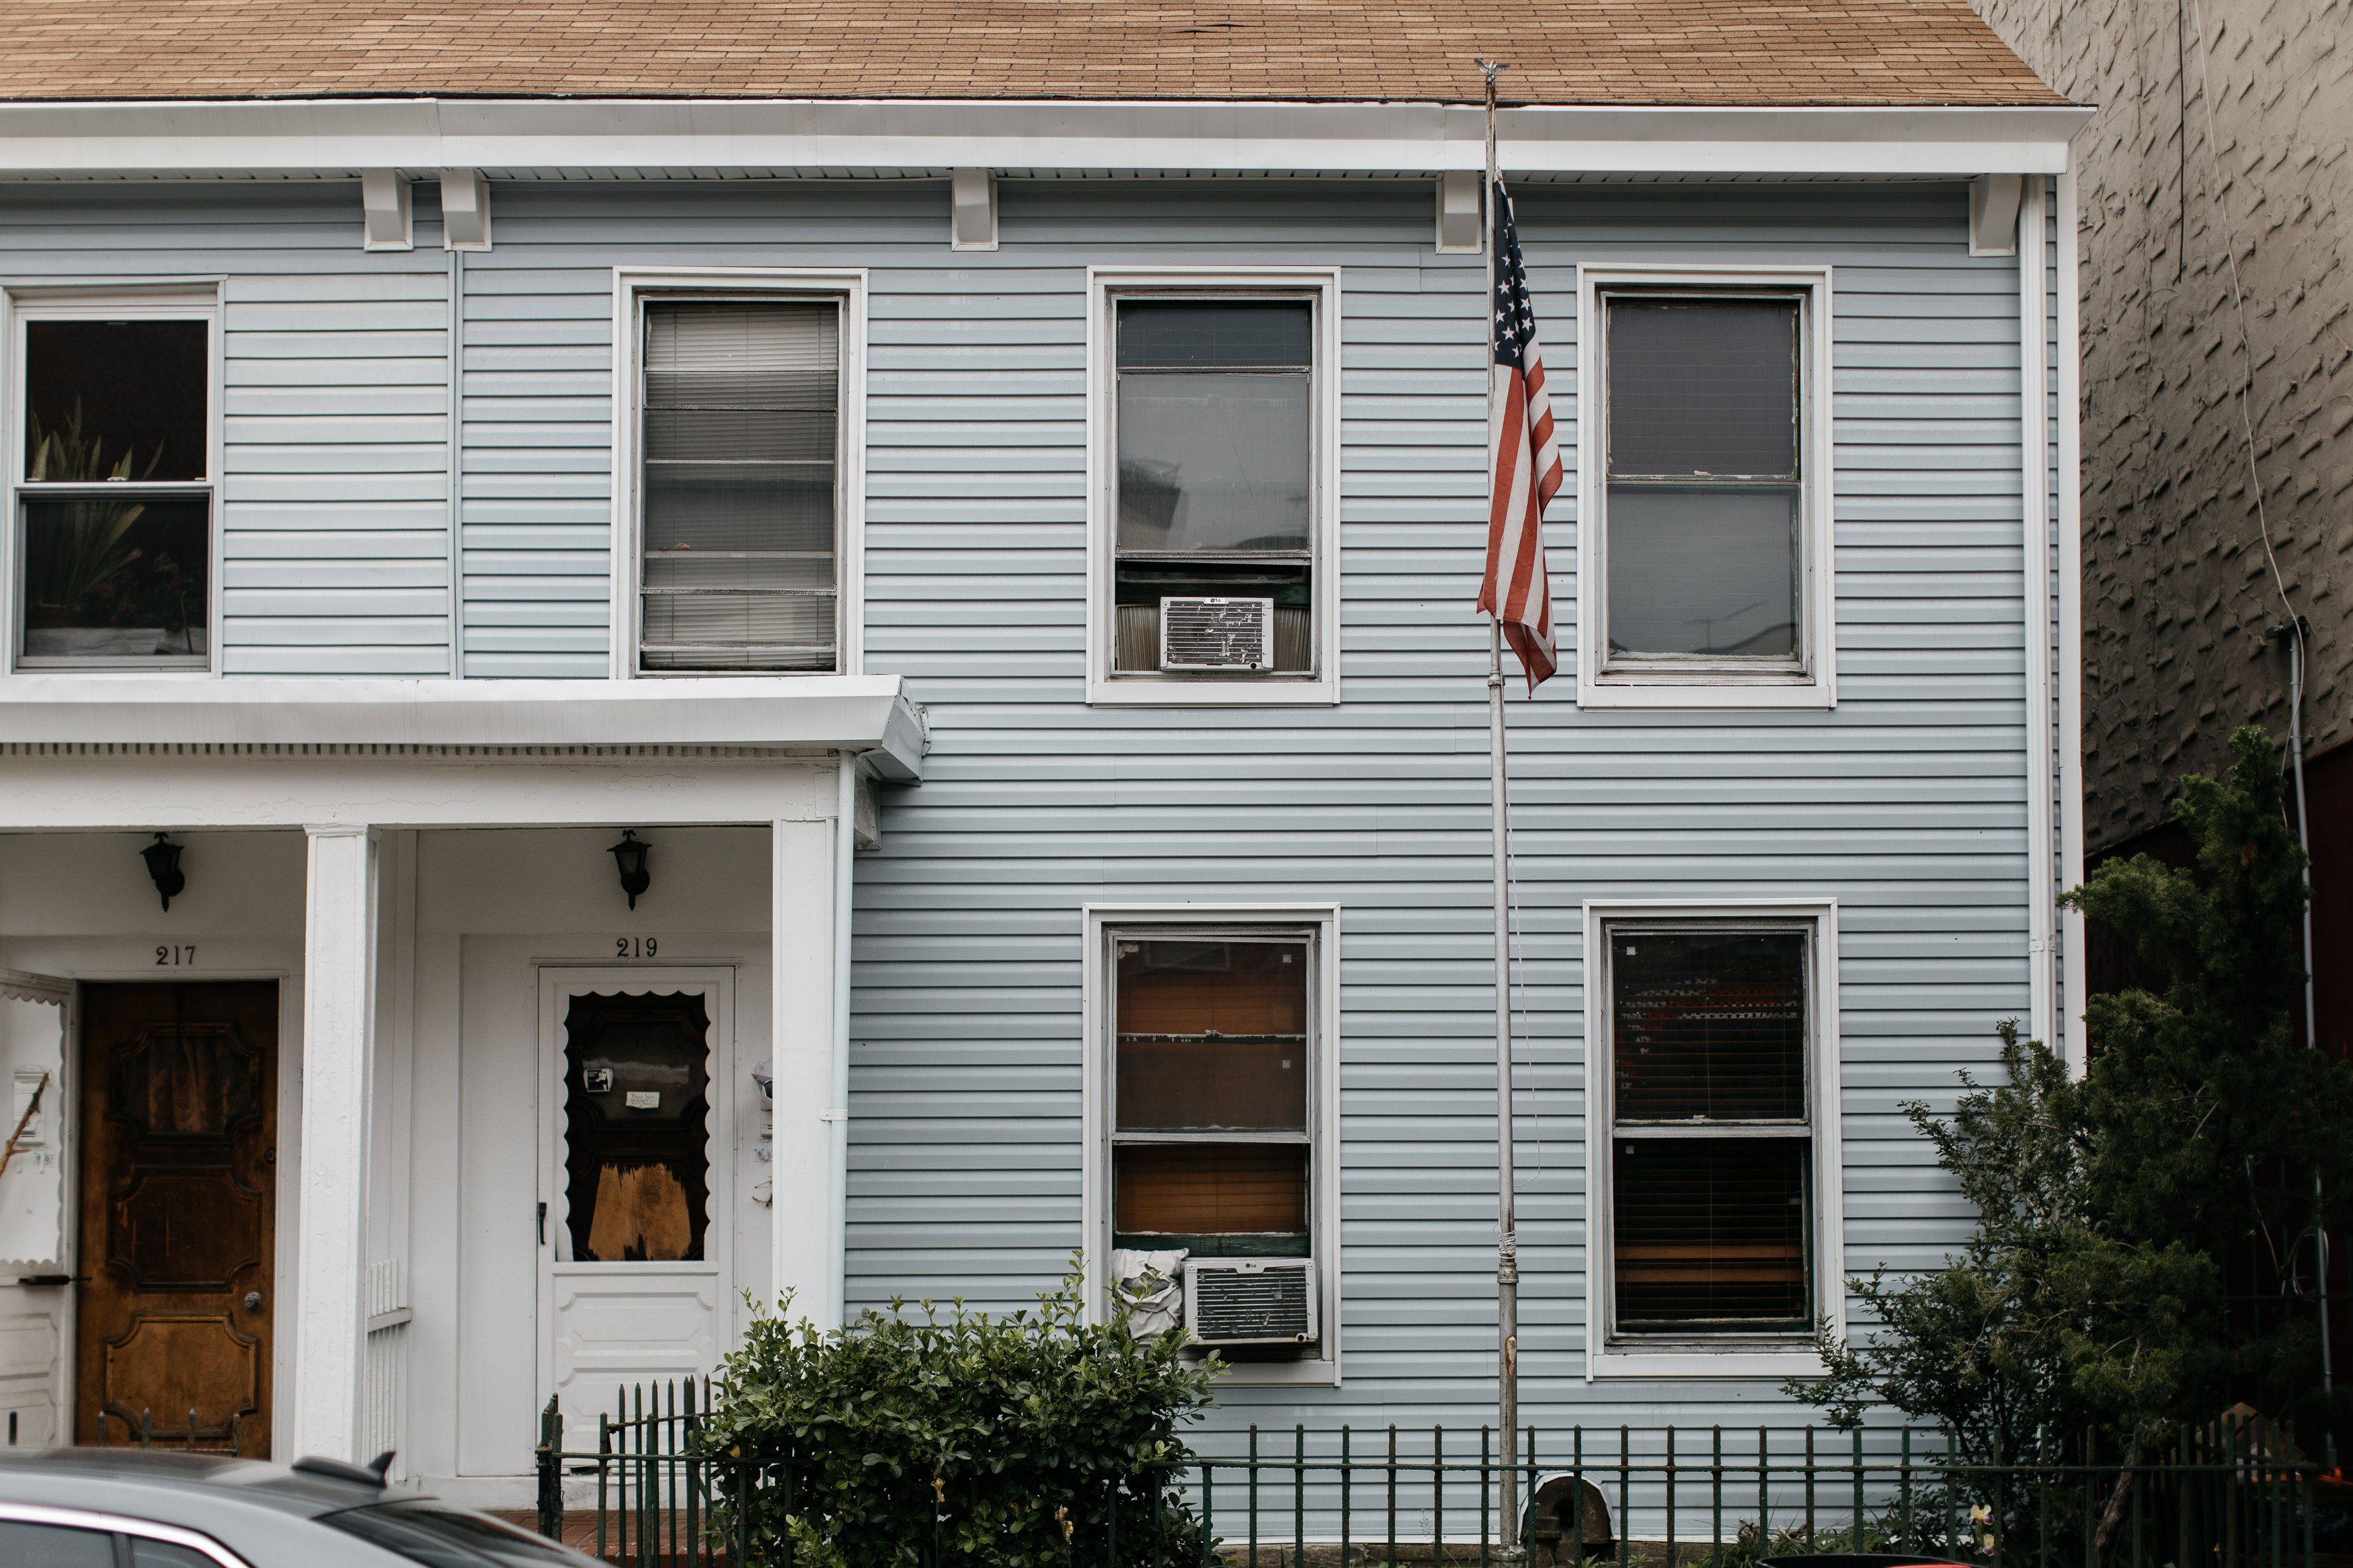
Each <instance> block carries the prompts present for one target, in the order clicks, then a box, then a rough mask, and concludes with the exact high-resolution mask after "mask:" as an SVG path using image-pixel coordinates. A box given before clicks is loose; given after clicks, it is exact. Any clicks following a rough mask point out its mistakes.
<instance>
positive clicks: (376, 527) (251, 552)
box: [0, 182, 449, 675]
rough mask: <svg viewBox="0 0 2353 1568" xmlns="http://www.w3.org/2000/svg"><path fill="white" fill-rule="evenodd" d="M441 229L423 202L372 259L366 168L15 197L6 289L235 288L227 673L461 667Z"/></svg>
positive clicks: (419, 671)
mask: <svg viewBox="0 0 2353 1568" xmlns="http://www.w3.org/2000/svg"><path fill="white" fill-rule="evenodd" d="M435 221H436V214H435V211H434V209H433V207H432V205H431V202H430V200H429V199H428V200H427V201H426V202H424V203H423V204H421V205H420V211H419V214H418V232H419V236H420V238H422V239H424V240H425V241H426V244H425V245H422V246H420V247H419V248H418V249H417V250H416V251H414V252H407V253H396V254H384V255H369V254H366V253H364V252H363V251H362V250H361V248H360V246H359V193H358V185H357V184H356V183H355V182H332V183H322V184H246V183H234V184H195V185H190V184H183V185H169V186H121V185H105V186H91V187H80V188H59V187H56V186H46V185H45V186H33V187H26V186H21V185H20V186H16V187H14V188H12V189H10V190H8V191H6V192H5V193H0V268H4V269H5V276H6V277H7V278H8V279H9V280H11V281H50V282H55V281H66V280H69V281H73V282H78V283H100V282H104V281H105V280H107V279H136V280H139V281H141V282H154V281H161V280H180V281H186V282H190V283H200V284H206V285H217V286H218V288H219V289H220V290H221V300H222V343H223V359H224V364H223V367H222V368H223V405H222V409H221V416H222V418H221V426H222V441H223V447H224V451H223V468H222V473H221V475H220V476H219V481H218V483H219V489H218V491H217V494H218V497H219V508H220V525H219V526H220V595H219V602H220V607H221V620H220V626H219V627H218V629H217V633H216V635H217V637H218V639H219V645H220V648H221V652H220V656H219V657H220V663H221V668H222V669H223V671H224V672H225V673H227V674H231V675H446V674H448V670H449V653H448V627H449V593H448V564H447V563H448V526H449V514H448V503H447V499H446V498H447V493H448V491H447V483H446V474H447V469H448V445H447V443H448V418H447V413H446V411H447V408H448V391H447V387H448V334H447V331H446V328H447V321H448V302H447V300H448V296H447V293H446V283H445V279H444V275H443V263H442V257H441V252H440V249H439V236H438V228H436V227H434V223H435ZM12 401H13V400H12Z"/></svg>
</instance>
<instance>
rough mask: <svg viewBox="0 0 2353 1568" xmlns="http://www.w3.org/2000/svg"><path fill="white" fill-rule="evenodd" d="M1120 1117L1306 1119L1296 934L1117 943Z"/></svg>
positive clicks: (1131, 1122) (1229, 1122)
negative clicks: (1284, 938) (1292, 938)
mask: <svg viewBox="0 0 2353 1568" xmlns="http://www.w3.org/2000/svg"><path fill="white" fill-rule="evenodd" d="M1116 1077H1117V1082H1118V1086H1119V1088H1118V1100H1119V1110H1118V1121H1117V1126H1118V1127H1119V1129H1120V1130H1121V1131H1137V1130H1139V1129H1147V1128H1149V1129H1157V1130H1164V1131H1165V1130H1176V1129H1198V1130H1208V1129H1215V1128H1250V1129H1264V1128H1281V1129H1282V1130H1284V1131H1305V1130H1306V1127H1307V948H1306V944H1305V943H1303V942H1300V943H1293V942H1121V943H1120V944H1119V1065H1118V1071H1117V1075H1116Z"/></svg>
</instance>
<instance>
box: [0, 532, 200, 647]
mask: <svg viewBox="0 0 2353 1568" xmlns="http://www.w3.org/2000/svg"><path fill="white" fill-rule="evenodd" d="M211 514H212V506H211V503H210V502H208V501H206V500H128V499H126V500H113V499H111V498H100V499H95V500H43V501H27V502H26V503H25V590H24V592H25V650H24V651H25V656H26V658H124V659H152V658H156V657H157V656H159V655H160V656H163V657H166V658H173V657H177V658H191V657H201V656H202V655H203V654H204V653H205V652H206V649H207V648H208V647H210V646H211V645H210V643H209V641H208V640H207V638H206V626H205V615H206V603H207V600H206V581H205V579H206V568H207V566H208V563H210V561H211V559H212V544H211V528H210V518H211Z"/></svg>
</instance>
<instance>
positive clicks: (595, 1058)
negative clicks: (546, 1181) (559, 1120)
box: [564, 992, 711, 1263]
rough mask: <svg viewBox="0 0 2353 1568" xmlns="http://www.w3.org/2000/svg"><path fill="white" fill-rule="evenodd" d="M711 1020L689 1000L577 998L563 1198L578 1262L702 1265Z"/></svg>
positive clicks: (569, 1040)
mask: <svg viewBox="0 0 2353 1568" xmlns="http://www.w3.org/2000/svg"><path fill="white" fill-rule="evenodd" d="M709 1030H710V1015H709V1012H708V1010H707V1009H706V1007H705V1005H704V1000H703V998H702V996H701V995H700V994H694V993H691V992H681V993H675V994H670V995H666V996H664V995H652V994H644V995H635V996H629V995H603V994H592V995H586V996H575V997H573V998H572V1002H571V1005H570V1007H569V1008H568V1009H567V1011H566V1013H565V1021H564V1032H565V1047H564V1121H565V1199H566V1201H567V1204H568V1206H569V1210H570V1213H569V1216H568V1225H569V1227H570V1231H571V1240H572V1257H573V1258H574V1259H575V1260H576V1261H579V1262H582V1263H639V1262H670V1261H679V1260H693V1259H700V1258H702V1256H703V1234H704V1230H705V1228H706V1226H707V1223H708V1217H709V1208H710V1195H711V1147H710V1127H709V1121H710V1113H711V1052H710V1045H709Z"/></svg>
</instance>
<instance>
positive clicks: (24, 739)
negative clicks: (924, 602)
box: [0, 675, 925, 779]
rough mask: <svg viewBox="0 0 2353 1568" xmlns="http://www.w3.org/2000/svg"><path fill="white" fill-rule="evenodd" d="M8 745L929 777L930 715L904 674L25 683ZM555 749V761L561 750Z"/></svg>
mask: <svg viewBox="0 0 2353 1568" xmlns="http://www.w3.org/2000/svg"><path fill="white" fill-rule="evenodd" d="M0 736H5V738H6V740H7V741H8V742H9V743H10V749H11V750H12V751H16V750H17V749H18V748H21V747H25V746H61V747H76V748H79V747H88V746H121V747H134V748H138V749H139V751H140V752H142V753H143V752H146V751H147V750H148V749H149V748H153V747H156V746H193V747H234V748H293V749H306V750H313V751H316V750H331V749H340V748H343V747H352V746H359V747H401V748H416V747H445V746H449V747H468V748H483V749H490V750H496V751H500V752H507V753H509V754H512V755H514V756H516V757H517V758H518V759H527V758H528V757H529V756H531V755H533V754H551V755H552V754H554V752H555V751H561V750H563V749H569V748H577V747H584V746H585V747H647V746H656V747H664V746H700V747H725V748H746V747H750V748H765V749H773V750H789V751H794V752H864V753H869V754H870V755H869V761H870V763H871V764H872V765H873V766H874V768H875V770H876V771H877V772H879V773H881V774H882V775H883V776H884V777H886V778H896V779H913V778H917V777H920V776H921V775H922V773H923V751H924V746H925V742H924V733H923V714H922V712H921V710H918V709H917V708H915V707H914V706H913V704H912V703H910V702H909V701H908V700H907V698H906V693H905V691H904V689H903V688H902V682H901V680H900V679H899V678H898V677H897V676H888V675H848V676H795V677H784V678H766V677H733V676H723V677H715V678H697V679H677V680H619V681H605V680H446V679H445V680H344V679H236V680H174V679H170V678H169V677H162V678H158V677H153V676H146V677H139V676H132V677H123V678H119V679H118V678H111V677H97V678H92V677H90V676H79V677H76V676H16V677H14V678H12V679H7V680H5V681H0ZM550 749H554V751H551V750H550Z"/></svg>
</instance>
